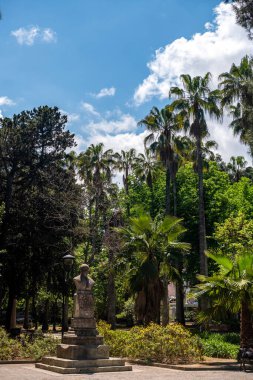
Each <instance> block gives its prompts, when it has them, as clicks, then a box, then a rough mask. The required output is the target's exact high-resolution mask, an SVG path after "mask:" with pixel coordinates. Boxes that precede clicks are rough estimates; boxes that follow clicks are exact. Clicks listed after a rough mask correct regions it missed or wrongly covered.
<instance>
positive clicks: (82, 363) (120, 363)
mask: <svg viewBox="0 0 253 380" xmlns="http://www.w3.org/2000/svg"><path fill="white" fill-rule="evenodd" d="M35 366H36V368H40V369H45V370H47V371H52V372H57V373H62V374H78V373H96V372H122V371H132V366H130V365H125V361H124V360H123V359H118V358H110V359H91V360H70V359H62V358H57V357H56V356H53V357H44V358H43V359H42V363H36V364H35Z"/></svg>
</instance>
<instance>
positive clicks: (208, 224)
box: [0, 57, 253, 329]
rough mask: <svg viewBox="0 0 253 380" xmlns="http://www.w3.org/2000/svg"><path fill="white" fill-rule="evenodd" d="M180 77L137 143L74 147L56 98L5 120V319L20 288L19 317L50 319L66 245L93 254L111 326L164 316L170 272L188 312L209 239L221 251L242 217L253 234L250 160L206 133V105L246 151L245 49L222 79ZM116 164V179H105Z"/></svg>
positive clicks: (251, 84) (1, 241) (207, 270)
mask: <svg viewBox="0 0 253 380" xmlns="http://www.w3.org/2000/svg"><path fill="white" fill-rule="evenodd" d="M181 80H182V85H181V86H179V87H173V88H171V89H170V92H169V94H168V97H169V99H170V101H169V100H168V103H169V104H168V105H167V106H165V107H164V108H163V109H161V110H159V109H158V108H156V107H153V108H152V110H151V111H150V113H149V114H148V115H147V116H146V117H144V118H143V119H142V120H141V121H140V123H139V125H140V126H142V127H143V128H146V129H147V131H148V134H147V137H146V139H145V141H144V153H141V154H140V153H139V154H138V153H137V152H136V151H135V150H134V149H130V150H129V151H123V150H122V151H121V152H113V151H112V150H111V149H109V150H105V148H104V146H103V144H97V145H91V146H89V147H88V148H87V149H86V151H84V152H82V153H80V154H78V155H77V154H76V153H74V150H73V148H74V145H75V143H74V136H73V134H71V133H70V132H69V131H67V130H66V128H65V127H66V123H67V118H66V116H63V115H61V113H60V112H59V110H58V109H57V108H49V107H46V106H45V107H39V108H38V109H34V110H32V111H25V112H21V113H20V114H19V115H14V116H13V118H4V119H3V120H2V121H1V128H0V204H1V205H2V206H1V215H2V217H1V219H2V223H1V226H0V251H1V262H2V263H3V280H4V281H3V285H2V292H1V294H2V295H3V296H4V297H3V298H4V300H3V301H4V302H3V304H4V305H5V308H6V310H7V314H6V326H7V327H10V321H11V314H12V311H13V309H14V307H15V304H16V300H18V301H19V302H23V303H24V305H25V306H23V307H24V308H25V310H26V316H27V317H28V315H29V309H30V310H31V311H32V314H33V318H34V319H35V320H36V319H38V318H39V319H40V321H42V322H43V327H44V329H46V328H47V326H48V319H49V314H50V313H49V311H50V309H51V310H53V311H52V313H51V314H52V315H55V314H57V310H58V309H57V308H58V307H59V305H58V300H59V299H60V298H61V293H62V289H63V288H64V280H65V279H64V271H63V268H62V266H61V264H60V262H61V258H62V256H63V255H64V254H66V253H74V254H75V256H76V264H75V265H76V266H77V265H78V263H81V262H83V261H85V262H87V263H89V265H90V266H91V268H92V276H93V277H94V278H95V280H96V286H95V289H94V291H95V296H96V302H97V305H96V306H97V315H98V317H100V318H105V319H107V320H108V321H109V322H110V323H111V324H112V325H113V326H115V322H116V315H117V314H119V313H120V314H121V317H122V316H124V318H125V319H127V317H128V316H129V315H131V318H132V319H133V318H134V317H135V318H136V321H137V322H138V323H144V324H145V323H149V322H150V321H156V322H160V320H161V321H162V323H163V324H164V325H166V324H167V323H168V283H169V282H173V283H175V285H176V293H177V297H176V299H177V301H176V319H177V320H178V321H179V322H181V323H183V324H184V322H185V316H184V298H185V297H184V291H185V286H186V285H187V286H188V287H189V286H192V285H194V284H196V282H197V280H196V275H197V274H200V275H201V276H202V277H201V278H204V277H203V276H207V275H208V274H210V275H212V273H213V271H214V270H215V269H216V266H215V264H213V263H212V261H209V262H208V260H207V256H206V255H205V252H206V249H207V248H208V249H209V250H211V251H214V252H220V253H222V254H224V253H225V252H224V251H221V247H223V246H224V244H228V240H229V239H228V238H227V236H226V233H228V234H229V233H231V234H232V230H229V227H231V225H232V224H233V223H238V219H236V218H238V217H241V218H243V223H244V224H245V228H244V224H242V230H243V231H244V233H245V234H246V235H247V234H250V232H249V229H248V228H246V226H247V225H248V224H250V223H251V221H252V217H253V185H252V178H253V177H252V176H253V169H252V168H251V167H249V166H247V162H246V161H245V159H244V158H243V157H241V156H238V157H236V156H232V157H231V160H230V162H229V163H225V162H224V161H223V160H222V157H221V156H220V155H218V154H216V153H215V150H216V148H217V145H218V144H217V143H219V142H215V141H212V140H210V139H209V128H208V123H207V115H209V116H210V117H214V118H215V119H216V120H217V123H218V122H219V121H220V120H221V119H222V115H223V114H224V113H225V112H229V113H230V114H231V115H232V122H231V125H230V127H231V128H232V129H233V131H234V133H235V135H239V137H240V139H241V141H242V142H243V143H244V144H247V146H248V147H249V150H250V153H251V154H252V151H253V139H252V113H253V111H252V109H253V97H252V88H253V61H252V59H251V58H249V57H244V58H243V59H242V61H241V63H240V64H239V65H235V64H233V65H232V66H231V69H230V70H229V71H228V72H226V73H223V74H221V75H220V84H219V88H218V89H214V90H213V89H211V88H210V80H211V74H210V73H207V74H206V75H204V76H203V77H200V76H196V77H191V76H190V75H182V76H181ZM119 172H120V173H122V176H123V178H122V188H119V187H118V186H117V185H116V184H115V183H114V181H113V177H114V175H115V174H117V173H119ZM240 215H241V216H240ZM228 221H230V222H228ZM221 231H223V233H221ZM224 231H226V233H224ZM232 241H233V239H232V240H231V244H232ZM237 244H239V243H238V242H237V240H236V241H235V242H234V249H235V250H236V252H239V248H238V246H237ZM227 254H228V252H227ZM160 304H162V315H160ZM200 305H201V309H202V311H206V310H207V309H208V307H209V305H208V303H207V302H206V299H205V298H202V299H201V302H200ZM38 314H39V315H40V316H38ZM123 314H124V315H123ZM246 314H247V313H246ZM132 322H133V321H132ZM54 323H55V321H54Z"/></svg>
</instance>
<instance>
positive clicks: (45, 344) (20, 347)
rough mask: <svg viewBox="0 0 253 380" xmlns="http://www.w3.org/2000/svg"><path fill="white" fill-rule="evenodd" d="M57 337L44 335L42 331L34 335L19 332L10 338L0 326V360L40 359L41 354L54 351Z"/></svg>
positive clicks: (44, 354) (49, 353)
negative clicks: (13, 337) (17, 335)
mask: <svg viewBox="0 0 253 380" xmlns="http://www.w3.org/2000/svg"><path fill="white" fill-rule="evenodd" d="M58 343H59V341H58V339H56V338H55V337H53V336H50V335H48V336H44V335H43V334H42V333H35V334H34V335H26V334H21V335H20V336H19V337H18V338H15V339H12V338H10V337H9V335H8V334H7V333H6V331H5V330H4V329H1V328H0V347H1V350H0V360H12V359H21V358H31V359H35V360H39V359H41V358H42V357H43V356H46V355H52V354H55V353H56V346H57V344H58Z"/></svg>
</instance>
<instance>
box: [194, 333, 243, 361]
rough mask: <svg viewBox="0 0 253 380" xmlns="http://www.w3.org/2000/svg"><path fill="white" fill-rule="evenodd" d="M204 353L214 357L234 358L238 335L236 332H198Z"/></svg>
mask: <svg viewBox="0 0 253 380" xmlns="http://www.w3.org/2000/svg"><path fill="white" fill-rule="evenodd" d="M200 338H201V343H202V345H203V350H204V355H205V356H210V357H214V358H227V359H236V357H237V354H238V351H239V345H240V336H239V334H236V333H225V334H218V333H208V332H204V333H202V334H200Z"/></svg>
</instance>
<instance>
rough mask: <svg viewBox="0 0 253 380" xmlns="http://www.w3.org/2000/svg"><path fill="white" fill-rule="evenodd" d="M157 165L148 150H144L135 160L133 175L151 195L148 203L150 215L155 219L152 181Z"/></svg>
mask: <svg viewBox="0 0 253 380" xmlns="http://www.w3.org/2000/svg"><path fill="white" fill-rule="evenodd" d="M158 166H159V165H158V163H157V161H156V160H155V157H154V155H153V154H152V152H151V151H150V150H149V149H146V150H145V153H144V154H143V153H139V154H138V156H137V157H136V159H135V164H134V173H135V175H136V177H137V178H139V179H140V180H141V181H146V183H147V185H148V187H149V189H150V194H151V202H150V215H151V217H152V218H154V217H155V199H154V186H153V179H154V176H155V174H156V172H157V169H158Z"/></svg>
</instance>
